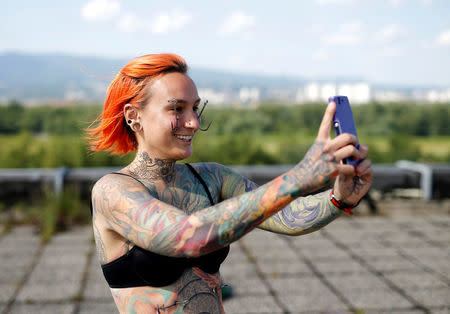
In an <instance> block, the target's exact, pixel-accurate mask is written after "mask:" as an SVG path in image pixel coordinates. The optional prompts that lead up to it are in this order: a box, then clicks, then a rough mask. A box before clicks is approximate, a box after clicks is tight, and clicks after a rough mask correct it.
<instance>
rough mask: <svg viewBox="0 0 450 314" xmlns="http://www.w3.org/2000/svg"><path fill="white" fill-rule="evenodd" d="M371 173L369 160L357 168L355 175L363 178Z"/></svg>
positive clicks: (370, 161) (365, 160)
mask: <svg viewBox="0 0 450 314" xmlns="http://www.w3.org/2000/svg"><path fill="white" fill-rule="evenodd" d="M370 172H372V160H370V159H369V158H367V159H364V160H363V161H362V162H361V163H360V164H359V165H358V166H357V167H356V174H357V175H359V176H364V175H366V174H368V173H370Z"/></svg>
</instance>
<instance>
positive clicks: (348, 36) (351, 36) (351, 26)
mask: <svg viewBox="0 0 450 314" xmlns="http://www.w3.org/2000/svg"><path fill="white" fill-rule="evenodd" d="M362 29H363V25H362V23H361V22H358V21H355V22H352V23H345V24H342V25H341V26H340V27H338V29H337V30H336V31H335V32H334V33H332V34H329V35H325V36H323V38H322V42H323V43H325V44H328V45H356V44H359V43H361V42H362V40H363V37H364V36H363V31H362Z"/></svg>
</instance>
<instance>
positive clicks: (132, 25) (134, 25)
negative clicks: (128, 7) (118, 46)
mask: <svg viewBox="0 0 450 314" xmlns="http://www.w3.org/2000/svg"><path fill="white" fill-rule="evenodd" d="M119 29H120V30H121V31H123V32H129V33H132V32H135V31H138V30H142V29H147V30H148V29H149V25H148V23H146V22H145V21H144V20H141V19H140V18H138V17H137V16H136V15H134V14H132V13H128V14H125V15H124V16H122V17H121V18H120V20H119Z"/></svg>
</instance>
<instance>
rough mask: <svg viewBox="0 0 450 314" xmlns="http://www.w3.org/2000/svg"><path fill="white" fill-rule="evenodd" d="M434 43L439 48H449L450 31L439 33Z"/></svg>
mask: <svg viewBox="0 0 450 314" xmlns="http://www.w3.org/2000/svg"><path fill="white" fill-rule="evenodd" d="M436 43H437V44H438V45H439V46H450V29H448V30H446V31H443V32H441V33H440V34H439V35H438V37H437V38H436Z"/></svg>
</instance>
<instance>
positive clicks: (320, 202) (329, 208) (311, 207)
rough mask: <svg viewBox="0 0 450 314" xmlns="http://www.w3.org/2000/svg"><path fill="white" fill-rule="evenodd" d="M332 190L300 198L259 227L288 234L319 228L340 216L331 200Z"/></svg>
mask: <svg viewBox="0 0 450 314" xmlns="http://www.w3.org/2000/svg"><path fill="white" fill-rule="evenodd" d="M329 194H330V191H326V192H322V193H318V194H315V195H310V196H307V197H302V198H298V199H296V200H295V201H293V202H291V203H290V204H289V205H288V206H286V207H285V208H283V210H282V211H280V212H278V213H277V214H275V215H273V216H272V217H271V218H269V219H267V220H266V221H265V222H263V223H262V224H261V225H260V226H259V228H261V229H265V230H269V231H273V232H276V233H282V234H288V235H301V234H306V233H310V232H313V231H315V230H318V229H320V228H322V227H324V226H326V225H327V224H329V223H330V222H332V221H333V220H334V219H336V218H337V217H339V216H340V212H339V210H338V209H336V208H335V207H334V206H333V205H332V204H331V203H330V200H329Z"/></svg>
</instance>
